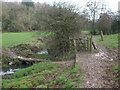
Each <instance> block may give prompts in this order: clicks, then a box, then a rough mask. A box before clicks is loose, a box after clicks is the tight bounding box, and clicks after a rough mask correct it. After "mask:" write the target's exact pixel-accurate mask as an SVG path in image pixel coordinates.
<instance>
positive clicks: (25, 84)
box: [3, 62, 82, 88]
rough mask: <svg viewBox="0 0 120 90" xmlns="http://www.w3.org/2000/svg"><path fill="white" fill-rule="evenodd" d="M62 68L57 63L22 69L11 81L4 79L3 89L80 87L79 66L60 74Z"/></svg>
mask: <svg viewBox="0 0 120 90" xmlns="http://www.w3.org/2000/svg"><path fill="white" fill-rule="evenodd" d="M60 67H61V65H57V64H55V63H50V62H49V63H48V62H41V63H38V64H35V65H33V66H31V67H28V68H25V69H21V70H20V71H16V72H15V73H14V74H13V75H12V76H10V77H11V79H3V88H50V87H54V88H55V87H57V88H58V87H63V88H72V87H73V88H75V87H77V86H80V83H79V84H78V82H80V81H81V79H82V75H80V74H79V70H80V67H79V65H76V66H75V68H73V69H70V68H69V69H65V71H64V72H59V68H60ZM60 69H61V68H60ZM56 72H57V75H56V74H55V73H56ZM54 75H55V76H54ZM53 76H54V77H53Z"/></svg>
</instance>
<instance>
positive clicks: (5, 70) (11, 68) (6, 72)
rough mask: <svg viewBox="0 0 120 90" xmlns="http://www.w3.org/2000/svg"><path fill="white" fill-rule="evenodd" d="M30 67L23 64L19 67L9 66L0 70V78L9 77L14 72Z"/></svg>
mask: <svg viewBox="0 0 120 90" xmlns="http://www.w3.org/2000/svg"><path fill="white" fill-rule="evenodd" d="M29 66H30V65H25V64H21V65H17V66H9V67H7V68H2V70H1V71H0V76H3V75H11V74H13V73H14V72H15V71H18V70H21V69H23V68H27V67H29Z"/></svg>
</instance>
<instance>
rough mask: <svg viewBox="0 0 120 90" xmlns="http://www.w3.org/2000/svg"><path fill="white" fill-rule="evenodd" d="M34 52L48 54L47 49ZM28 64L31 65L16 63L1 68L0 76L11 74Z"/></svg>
mask: <svg viewBox="0 0 120 90" xmlns="http://www.w3.org/2000/svg"><path fill="white" fill-rule="evenodd" d="M36 54H48V51H47V50H43V51H40V52H37V53H36ZM29 66H31V65H27V64H20V65H16V66H9V67H7V68H2V70H0V76H3V75H11V74H13V73H14V72H15V71H18V70H21V69H23V68H27V67H29Z"/></svg>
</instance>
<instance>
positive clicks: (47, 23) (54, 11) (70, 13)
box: [37, 3, 80, 56]
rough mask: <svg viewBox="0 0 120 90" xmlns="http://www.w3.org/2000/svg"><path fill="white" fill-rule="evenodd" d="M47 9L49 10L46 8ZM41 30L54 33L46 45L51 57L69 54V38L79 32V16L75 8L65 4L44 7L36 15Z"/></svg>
mask: <svg viewBox="0 0 120 90" xmlns="http://www.w3.org/2000/svg"><path fill="white" fill-rule="evenodd" d="M48 7H49V8H48ZM37 15H39V16H37V19H38V20H39V21H40V24H41V26H42V27H41V29H43V30H50V31H51V32H53V33H54V36H53V37H52V39H51V41H50V42H49V43H48V46H49V47H48V48H49V51H50V52H51V55H53V56H60V55H63V54H65V53H68V52H69V49H70V42H69V38H70V37H73V36H74V34H75V33H76V32H77V33H78V31H79V30H80V16H79V14H78V13H76V8H75V6H73V5H68V4H67V3H54V5H53V6H47V8H46V7H44V9H43V10H42V11H41V12H39V14H38V13H37Z"/></svg>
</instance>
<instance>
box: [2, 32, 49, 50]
mask: <svg viewBox="0 0 120 90" xmlns="http://www.w3.org/2000/svg"><path fill="white" fill-rule="evenodd" d="M50 34H51V33H45V32H41V33H38V32H19V33H0V36H1V38H0V41H1V40H2V42H0V45H2V47H3V48H9V47H11V46H15V45H18V44H21V43H27V42H29V41H31V40H33V39H36V38H38V37H42V36H48V35H50ZM0 47H1V46H0Z"/></svg>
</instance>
